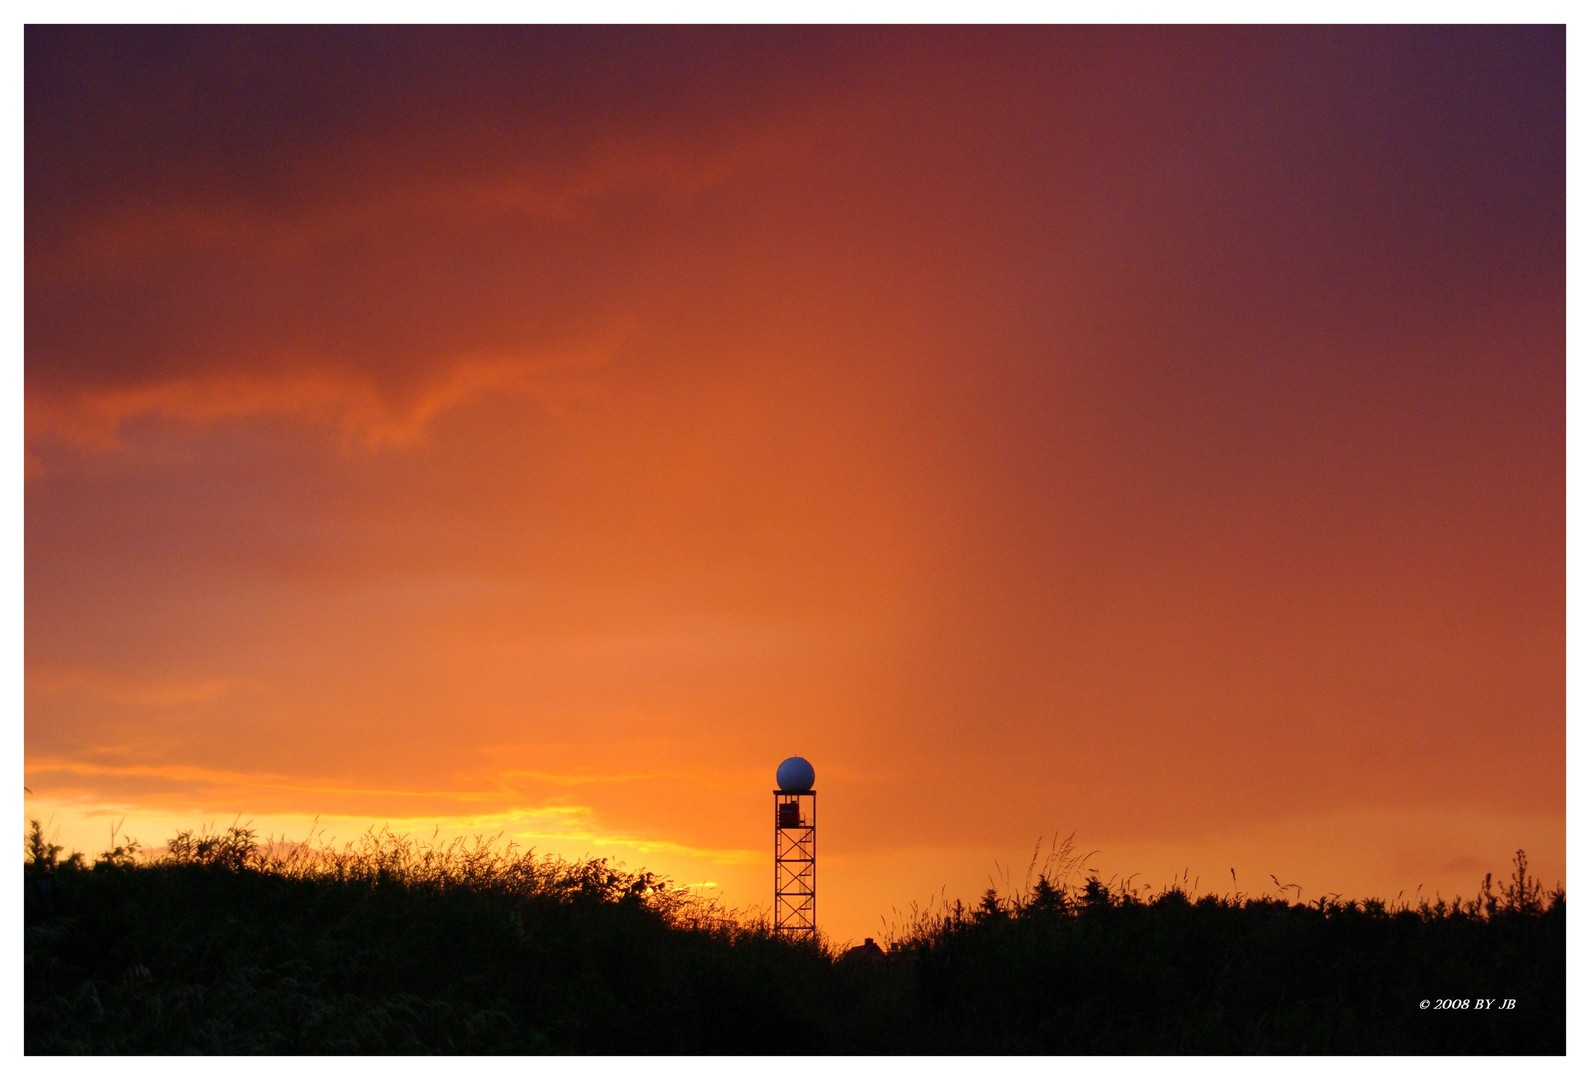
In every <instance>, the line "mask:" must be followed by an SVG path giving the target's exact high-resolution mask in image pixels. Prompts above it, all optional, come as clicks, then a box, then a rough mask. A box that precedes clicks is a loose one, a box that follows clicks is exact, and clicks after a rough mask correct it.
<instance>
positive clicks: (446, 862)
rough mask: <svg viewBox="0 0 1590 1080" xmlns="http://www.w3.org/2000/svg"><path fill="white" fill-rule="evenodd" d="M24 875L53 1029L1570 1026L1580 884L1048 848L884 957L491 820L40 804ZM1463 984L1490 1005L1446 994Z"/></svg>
mask: <svg viewBox="0 0 1590 1080" xmlns="http://www.w3.org/2000/svg"><path fill="white" fill-rule="evenodd" d="M24 879H25V886H26V903H25V921H26V939H25V940H26V946H25V953H26V975H25V996H26V1027H25V1049H26V1051H27V1052H28V1053H30V1054H58V1053H112V1054H140V1053H160V1054H169V1053H192V1052H198V1053H226V1054H254V1053H278V1054H280V1053H367V1054H379V1053H400V1054H413V1053H447V1054H465V1053H467V1054H486V1053H607V1054H639V1053H644V1054H672V1053H695V1054H763V1053H771V1052H774V1051H778V1052H781V1053H782V1052H791V1051H793V1052H804V1053H863V1054H865V1053H907V1054H909V1053H940V1054H999V1053H1022V1054H1079V1053H1080V1054H1085V1053H1281V1054H1286V1053H1303V1054H1314V1053H1349V1054H1351V1053H1409V1054H1442V1053H1464V1054H1468V1053H1525V1054H1540V1053H1555V1054H1561V1053H1563V1052H1565V1046H1566V1041H1565V1039H1566V1037H1565V1023H1566V1021H1565V948H1564V934H1565V920H1566V916H1565V901H1564V898H1563V896H1562V894H1561V892H1560V891H1559V892H1557V893H1554V894H1552V895H1551V896H1549V897H1548V896H1544V895H1542V893H1541V890H1540V888H1539V886H1538V884H1537V883H1535V882H1533V880H1532V879H1530V878H1528V876H1527V874H1526V873H1525V871H1524V864H1523V862H1522V860H1521V859H1520V862H1519V864H1518V866H1517V868H1516V872H1515V875H1514V880H1513V882H1512V884H1510V885H1509V886H1507V887H1506V888H1505V889H1504V890H1503V892H1502V894H1501V895H1500V896H1497V895H1494V894H1492V893H1491V891H1490V887H1489V879H1487V884H1486V886H1485V887H1484V889H1483V890H1482V892H1481V895H1480V896H1479V897H1478V898H1477V899H1476V900H1474V901H1472V902H1459V903H1457V904H1452V905H1448V904H1445V903H1442V904H1437V905H1435V906H1430V905H1424V906H1421V907H1419V908H1406V907H1405V908H1401V909H1398V910H1387V909H1386V908H1385V906H1383V905H1379V904H1377V903H1375V902H1372V901H1371V902H1368V903H1349V902H1342V901H1328V900H1325V901H1320V902H1317V903H1312V904H1288V903H1286V902H1285V901H1283V900H1279V899H1275V898H1260V899H1253V898H1241V897H1226V898H1221V897H1212V896H1205V897H1201V898H1197V899H1194V898H1191V897H1189V896H1187V895H1186V894H1184V893H1182V892H1179V891H1174V890H1173V891H1167V892H1164V893H1161V894H1160V895H1158V896H1154V897H1139V896H1137V895H1135V894H1132V893H1130V892H1123V891H1120V890H1117V891H1115V892H1111V891H1110V889H1108V888H1107V887H1105V886H1104V885H1102V884H1100V883H1098V882H1097V881H1089V882H1087V883H1086V884H1084V885H1083V886H1082V887H1080V888H1076V889H1067V888H1064V887H1056V886H1052V885H1050V883H1049V881H1048V879H1047V878H1044V877H1040V878H1039V882H1038V885H1037V887H1035V888H1033V889H1030V890H1028V891H1027V892H1026V893H1025V894H1023V895H1020V896H1015V897H1007V898H1001V897H999V896H997V895H995V894H993V893H992V891H991V892H990V893H989V895H988V896H986V897H985V898H984V900H983V902H982V903H981V904H980V905H979V906H977V907H975V908H971V909H967V908H964V907H962V906H960V905H956V906H954V907H952V908H950V909H947V910H945V911H943V912H942V913H939V914H936V915H932V916H925V917H921V918H918V919H917V920H916V922H915V924H914V925H913V926H912V927H910V928H909V929H908V930H907V931H905V932H903V933H901V934H899V935H898V938H899V940H896V941H895V942H893V948H892V950H891V954H890V955H889V956H888V957H887V958H886V959H883V960H879V961H878V962H875V963H856V962H841V961H838V960H837V959H836V957H835V956H834V954H833V952H832V951H831V950H828V949H827V948H825V947H823V946H821V945H819V944H810V945H794V944H790V943H787V942H784V941H781V940H779V939H777V938H775V937H774V936H773V935H772V934H771V933H770V932H769V931H768V930H767V929H766V928H765V927H763V926H756V925H746V924H744V923H742V922H741V921H739V920H737V919H736V918H734V917H732V916H731V915H727V914H725V913H723V912H721V911H718V910H715V909H713V908H711V907H710V906H704V905H702V904H701V903H700V902H698V901H695V900H692V899H691V898H689V897H688V896H687V895H686V894H684V893H683V892H682V891H680V890H677V889H674V888H671V887H670V886H669V885H668V884H667V883H666V882H664V881H661V880H660V879H657V878H656V877H654V876H652V875H650V874H645V873H640V874H631V873H626V872H624V871H622V870H619V869H615V868H613V867H611V866H609V865H607V864H606V863H603V862H600V861H597V862H588V863H566V862H561V861H558V860H553V859H538V858H534V857H532V856H529V855H516V854H515V853H514V852H513V850H512V849H511V848H510V849H508V850H507V851H502V850H499V849H494V848H493V847H492V846H491V845H490V844H487V843H476V844H475V845H473V846H467V845H461V844H454V845H451V846H449V847H444V848H425V847H423V846H420V845H416V844H414V843H412V842H411V841H409V840H407V839H406V838H402V837H395V836H391V835H390V834H380V835H371V836H368V837H366V838H364V840H363V841H361V842H360V843H359V844H357V845H352V846H350V847H349V848H347V849H345V850H343V851H340V852H326V851H314V852H311V851H309V850H308V849H304V848H282V847H270V846H261V845H258V844H256V843H255V842H254V838H253V836H252V834H250V833H248V832H247V831H246V830H241V829H234V830H231V831H230V832H228V833H226V834H223V835H222V836H218V837H195V836H192V835H190V834H183V835H182V836H179V837H177V838H176V839H174V840H173V841H171V843H170V844H168V846H167V852H166V853H165V854H163V855H161V856H160V857H159V858H153V859H151V858H143V857H140V856H139V854H138V853H137V852H136V851H135V850H127V849H118V850H117V851H114V852H108V853H106V855H105V856H102V857H101V859H100V860H99V861H97V862H96V863H95V864H94V865H93V866H89V865H86V864H85V862H84V860H82V859H80V858H75V857H74V858H73V859H70V860H64V861H63V860H61V859H60V858H59V852H58V851H57V850H55V849H53V848H52V847H51V846H50V845H48V844H46V843H44V841H43V839H42V836H41V835H40V834H39V833H38V832H37V831H35V833H34V835H33V836H32V837H31V839H30V845H29V853H28V859H27V861H26V862H25V864H24ZM1451 999H1456V1000H1458V1001H1463V1000H1468V1001H1469V1002H1470V1005H1469V1007H1468V1008H1466V1009H1464V1008H1458V1009H1450V1010H1448V1009H1437V1008H1435V1007H1434V1005H1435V1004H1436V1003H1437V1002H1440V1001H1446V1000H1451ZM1477 999H1478V1000H1483V999H1496V1000H1495V1002H1494V1004H1493V1005H1492V1006H1491V1007H1490V1008H1489V1009H1480V1008H1477V1007H1476V1002H1477ZM1506 999H1513V1000H1514V1001H1516V1006H1515V1007H1514V1008H1512V1009H1503V1008H1502V1007H1501V1006H1502V1004H1503V1002H1504V1001H1505V1000H1506ZM1423 1000H1430V1001H1431V1002H1432V1008H1430V1009H1425V1010H1421V1008H1420V1002H1421V1001H1423Z"/></svg>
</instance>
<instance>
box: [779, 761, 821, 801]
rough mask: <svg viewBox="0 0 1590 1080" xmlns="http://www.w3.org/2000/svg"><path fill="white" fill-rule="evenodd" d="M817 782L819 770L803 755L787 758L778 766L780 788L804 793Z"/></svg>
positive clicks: (796, 793)
mask: <svg viewBox="0 0 1590 1080" xmlns="http://www.w3.org/2000/svg"><path fill="white" fill-rule="evenodd" d="M816 782H817V770H816V769H814V768H812V763H811V762H809V761H807V760H806V759H805V758H803V757H792V758H785V759H784V761H783V763H782V764H780V765H779V767H778V789H779V790H780V791H787V792H789V793H790V794H792V795H803V794H805V793H806V792H808V791H810V790H811V789H812V785H813V784H815V783H816Z"/></svg>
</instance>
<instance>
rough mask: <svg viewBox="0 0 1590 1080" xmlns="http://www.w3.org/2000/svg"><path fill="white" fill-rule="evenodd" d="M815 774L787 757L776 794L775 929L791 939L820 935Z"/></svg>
mask: <svg viewBox="0 0 1590 1080" xmlns="http://www.w3.org/2000/svg"><path fill="white" fill-rule="evenodd" d="M816 781H817V772H816V770H814V769H813V768H812V766H811V762H809V761H807V760H806V759H805V758H799V757H792V758H786V759H785V760H784V763H783V764H781V765H780V766H779V767H778V790H777V791H775V792H773V929H774V931H775V932H776V933H780V934H783V935H785V936H787V937H792V938H799V937H814V936H816V934H817V792H816V790H815V789H814V788H813V787H812V785H813V784H814V783H816Z"/></svg>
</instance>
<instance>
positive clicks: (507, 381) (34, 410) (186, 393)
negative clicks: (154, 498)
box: [27, 343, 610, 450]
mask: <svg viewBox="0 0 1590 1080" xmlns="http://www.w3.org/2000/svg"><path fill="white" fill-rule="evenodd" d="M609 352H610V350H609V348H608V347H607V346H606V345H603V344H600V343H599V344H597V345H595V346H593V347H591V348H590V349H588V350H587V351H585V352H583V353H572V352H571V353H566V354H562V355H558V356H553V357H544V358H536V359H520V358H513V357H469V358H464V359H459V360H455V361H453V362H452V363H449V364H442V365H437V367H436V368H435V370H434V371H433V372H431V373H428V374H427V375H426V376H425V377H424V378H423V379H422V380H420V381H419V382H418V383H417V385H415V386H414V387H412V388H410V389H407V390H404V391H400V392H394V391H391V390H388V389H386V388H385V387H383V386H382V385H381V383H380V382H379V381H378V380H376V379H375V378H373V377H371V376H369V375H366V374H364V373H361V372H357V371H353V370H349V369H338V368H335V367H315V366H311V365H306V364H296V363H294V364H284V365H282V366H281V368H280V369H278V370H262V371H253V372H245V373H226V372H205V373H200V374H193V375H184V376H177V377H172V378H166V379H162V380H159V381H152V382H146V383H140V384H136V385H128V386H118V387H109V388H85V389H81V390H65V391H59V392H56V393H39V394H36V395H34V397H33V398H32V399H30V401H29V404H28V410H27V433H28V441H29V443H30V444H34V443H39V442H42V441H44V440H47V439H50V438H55V439H60V440H62V441H65V442H68V443H71V444H74V445H77V446H79V447H83V448H89V449H94V450H113V449H116V448H118V447H120V446H122V445H124V435H125V431H126V428H127V426H128V425H129V424H130V423H132V422H133V421H136V420H141V419H150V420H157V421H166V422H171V423H176V424H184V425H190V426H199V427H202V426H205V425H209V424H213V423H216V422H218V421H222V420H228V419H236V418H241V417H265V418H269V417H296V418H299V419H302V420H305V421H308V422H310V423H314V424H317V425H320V426H323V427H325V428H328V429H331V430H334V431H336V432H339V433H340V434H341V436H342V438H343V440H344V442H345V443H348V444H354V445H359V446H363V447H365V448H367V449H375V448H379V447H382V446H392V445H403V444H409V443H414V442H416V441H418V440H420V439H421V438H422V437H423V436H424V434H425V432H426V430H427V428H428V427H429V426H430V424H431V423H432V422H433V421H434V420H435V419H436V418H437V417H438V416H440V415H441V414H443V413H445V412H447V411H448V410H450V409H454V408H457V407H458V406H460V405H462V404H464V403H466V402H469V401H472V400H475V399H478V398H482V397H485V396H488V395H492V394H517V395H524V396H528V397H531V398H534V399H537V400H539V401H541V402H543V403H545V404H547V405H548V406H552V407H555V406H556V405H558V404H559V403H563V402H567V401H569V400H572V399H573V398H574V397H576V396H578V395H579V394H581V393H584V392H589V389H590V385H591V382H590V380H591V377H592V375H593V374H594V373H595V372H597V371H598V370H600V368H601V367H603V366H604V364H605V363H606V362H607V356H608V355H609Z"/></svg>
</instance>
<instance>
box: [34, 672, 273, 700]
mask: <svg viewBox="0 0 1590 1080" xmlns="http://www.w3.org/2000/svg"><path fill="white" fill-rule="evenodd" d="M261 686H262V684H261V683H260V682H259V680H257V679H239V678H223V677H216V676H208V677H205V676H200V677H184V676H175V675H172V676H136V675H126V674H118V673H114V672H106V671H92V670H89V669H86V668H55V669H51V670H46V671H42V672H37V673H32V674H29V675H28V676H27V681H26V688H27V690H28V691H29V692H30V693H34V694H47V695H51V696H58V695H82V696H85V697H90V698H95V699H98V700H100V701H106V702H111V703H114V704H117V705H135V706H147V707H162V706H172V705H189V704H198V703H204V702H210V701H215V700H216V699H218V698H221V697H224V696H226V695H229V694H237V693H246V692H249V691H253V690H258V689H260V687H261Z"/></svg>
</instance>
